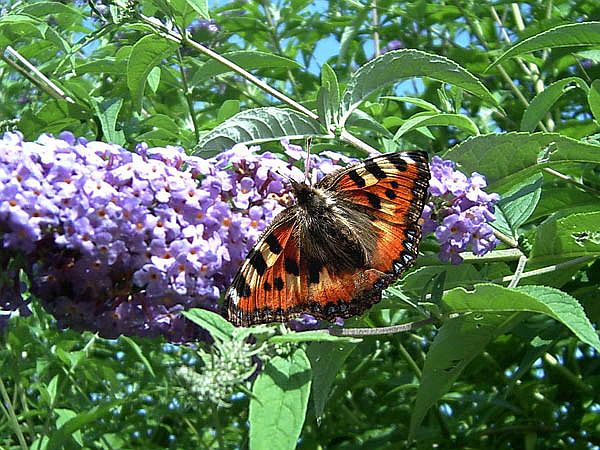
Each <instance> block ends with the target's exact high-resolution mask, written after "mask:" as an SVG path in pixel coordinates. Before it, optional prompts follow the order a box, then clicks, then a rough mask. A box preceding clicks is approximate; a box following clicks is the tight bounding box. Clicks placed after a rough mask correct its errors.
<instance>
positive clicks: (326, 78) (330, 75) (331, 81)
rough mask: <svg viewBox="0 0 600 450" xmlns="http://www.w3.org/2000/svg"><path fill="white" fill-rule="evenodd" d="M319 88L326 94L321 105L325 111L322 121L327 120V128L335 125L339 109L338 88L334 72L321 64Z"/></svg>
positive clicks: (327, 65)
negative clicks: (324, 90)
mask: <svg viewBox="0 0 600 450" xmlns="http://www.w3.org/2000/svg"><path fill="white" fill-rule="evenodd" d="M321 86H322V87H323V88H325V89H326V92H327V99H326V101H325V103H324V105H323V107H324V111H325V116H324V117H323V119H327V120H326V121H325V123H326V124H327V125H328V126H329V125H331V124H333V125H337V123H338V119H339V118H338V111H339V107H340V105H339V103H340V86H339V84H338V80H337V76H336V74H335V72H334V71H333V69H332V68H331V66H330V65H329V64H327V63H325V64H323V67H322V68H321Z"/></svg>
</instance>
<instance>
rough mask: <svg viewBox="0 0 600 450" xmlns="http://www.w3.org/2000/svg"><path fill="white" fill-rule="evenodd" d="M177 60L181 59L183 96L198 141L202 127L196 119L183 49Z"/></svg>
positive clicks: (179, 51)
mask: <svg viewBox="0 0 600 450" xmlns="http://www.w3.org/2000/svg"><path fill="white" fill-rule="evenodd" d="M177 60H178V61H179V73H180V74H181V82H182V83H183V96H184V97H185V101H186V103H187V106H188V110H189V113H190V119H191V120H192V126H193V127H194V136H195V138H196V143H197V142H198V141H199V140H200V129H199V128H198V121H197V119H196V113H195V112H194V101H193V100H192V91H191V90H190V88H189V85H188V81H187V75H186V74H185V69H184V67H183V58H182V57H181V50H180V49H179V48H178V49H177Z"/></svg>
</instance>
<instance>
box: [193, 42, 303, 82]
mask: <svg viewBox="0 0 600 450" xmlns="http://www.w3.org/2000/svg"><path fill="white" fill-rule="evenodd" d="M223 56H224V57H225V58H227V59H228V60H230V61H231V62H234V63H235V64H237V65H238V66H242V67H243V68H244V69H246V70H254V69H275V68H284V69H296V68H298V67H301V65H300V64H299V63H298V62H296V61H294V60H292V59H288V58H284V57H283V56H277V55H272V54H270V53H265V52H259V51H256V50H253V51H249V50H240V51H235V52H227V53H223ZM231 71H232V70H231V69H230V68H229V67H227V66H225V65H223V64H221V63H220V62H219V61H216V60H214V59H211V60H209V61H207V62H205V63H203V64H200V65H197V68H196V69H195V70H194V71H193V72H192V77H191V79H190V81H189V83H190V85H191V86H195V85H197V84H199V83H201V82H202V81H204V80H208V79H209V78H212V77H216V76H217V75H221V74H223V73H227V72H231Z"/></svg>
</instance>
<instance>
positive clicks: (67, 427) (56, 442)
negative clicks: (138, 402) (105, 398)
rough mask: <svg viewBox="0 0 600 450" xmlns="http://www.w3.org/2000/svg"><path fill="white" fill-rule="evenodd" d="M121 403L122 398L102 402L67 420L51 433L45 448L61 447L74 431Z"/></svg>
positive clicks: (50, 449)
mask: <svg viewBox="0 0 600 450" xmlns="http://www.w3.org/2000/svg"><path fill="white" fill-rule="evenodd" d="M121 403H123V400H116V401H114V402H110V403H103V404H102V405H98V406H94V407H93V408H90V409H88V410H85V411H84V412H82V413H79V414H77V416H75V417H73V418H72V419H69V420H67V421H66V422H65V423H64V424H63V425H62V426H61V427H60V428H59V429H58V430H57V431H56V432H54V433H52V435H51V436H50V440H49V441H48V445H47V446H46V449H47V450H54V449H62V448H65V447H64V445H63V444H64V443H65V441H67V440H68V438H70V437H71V436H72V435H73V434H74V433H75V432H77V431H78V430H81V429H82V428H83V427H84V426H85V425H88V424H91V423H95V422H97V421H98V420H99V419H100V418H101V417H104V416H106V415H108V414H110V411H111V409H113V408H115V407H117V406H119V405H120V404H121Z"/></svg>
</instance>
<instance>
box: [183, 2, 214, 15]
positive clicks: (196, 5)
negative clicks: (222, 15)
mask: <svg viewBox="0 0 600 450" xmlns="http://www.w3.org/2000/svg"><path fill="white" fill-rule="evenodd" d="M185 1H186V2H187V4H188V5H190V6H191V7H192V8H193V9H194V11H196V12H197V13H198V15H199V16H200V17H201V18H202V19H210V14H209V12H208V0H185Z"/></svg>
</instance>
